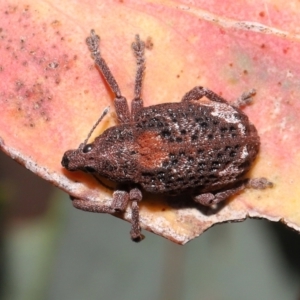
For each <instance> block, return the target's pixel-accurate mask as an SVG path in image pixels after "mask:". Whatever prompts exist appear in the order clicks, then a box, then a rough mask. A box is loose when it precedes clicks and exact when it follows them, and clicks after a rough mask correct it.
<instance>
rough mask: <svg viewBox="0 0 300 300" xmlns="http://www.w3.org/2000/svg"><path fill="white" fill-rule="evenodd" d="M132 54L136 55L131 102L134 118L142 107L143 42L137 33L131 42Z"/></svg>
mask: <svg viewBox="0 0 300 300" xmlns="http://www.w3.org/2000/svg"><path fill="white" fill-rule="evenodd" d="M132 49H133V53H134V56H135V57H136V63H137V71H136V75H135V85H134V99H133V100H132V102H131V117H132V118H134V116H135V114H136V112H137V111H138V110H140V109H141V108H143V100H142V98H141V90H142V82H143V75H144V71H145V57H144V52H145V43H144V42H143V41H141V40H140V37H139V35H136V36H135V42H133V43H132Z"/></svg>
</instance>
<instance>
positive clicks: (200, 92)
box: [181, 86, 228, 104]
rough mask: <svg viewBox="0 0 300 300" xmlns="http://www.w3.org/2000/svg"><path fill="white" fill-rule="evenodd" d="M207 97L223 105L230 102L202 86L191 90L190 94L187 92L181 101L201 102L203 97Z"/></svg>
mask: <svg viewBox="0 0 300 300" xmlns="http://www.w3.org/2000/svg"><path fill="white" fill-rule="evenodd" d="M204 96H205V97H207V98H208V99H209V100H211V101H215V102H221V103H227V104H228V102H227V101H226V100H225V99H224V98H222V97H220V96H219V95H217V94H216V93H214V92H213V91H211V90H209V89H206V88H204V87H202V86H196V87H194V88H193V89H191V90H190V91H189V92H187V93H186V94H185V95H184V96H183V97H182V99H181V101H182V102H189V101H193V100H194V101H195V100H200V99H201V98H202V97H204Z"/></svg>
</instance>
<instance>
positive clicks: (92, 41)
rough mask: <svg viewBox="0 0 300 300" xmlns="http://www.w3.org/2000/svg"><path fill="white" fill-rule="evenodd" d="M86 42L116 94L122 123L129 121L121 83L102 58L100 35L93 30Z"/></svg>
mask: <svg viewBox="0 0 300 300" xmlns="http://www.w3.org/2000/svg"><path fill="white" fill-rule="evenodd" d="M86 43H87V45H88V47H89V50H90V51H91V53H92V57H93V59H94V61H95V64H96V65H97V67H98V68H99V70H100V71H101V73H102V75H103V77H104V78H105V80H106V81H107V83H108V85H109V86H110V88H111V90H112V91H113V93H114V94H115V100H114V102H115V108H116V113H117V116H118V120H119V122H120V123H128V122H129V121H130V112H129V108H128V103H127V100H126V98H125V97H123V96H122V94H121V91H120V88H119V85H118V83H117V81H116V79H115V78H114V76H113V74H112V73H111V71H110V69H109V67H108V66H107V64H106V61H105V60H104V59H103V58H102V56H101V53H100V49H99V44H100V37H99V36H98V35H96V33H95V31H94V30H93V29H92V30H91V35H90V36H89V37H88V38H87V39H86Z"/></svg>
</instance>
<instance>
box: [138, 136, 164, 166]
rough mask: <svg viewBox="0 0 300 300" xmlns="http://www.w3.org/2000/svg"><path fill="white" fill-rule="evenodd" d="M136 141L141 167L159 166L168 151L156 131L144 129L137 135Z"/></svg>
mask: <svg viewBox="0 0 300 300" xmlns="http://www.w3.org/2000/svg"><path fill="white" fill-rule="evenodd" d="M136 142H137V148H138V149H137V152H138V153H139V164H140V166H141V167H144V168H149V169H153V168H159V167H161V165H162V162H163V160H165V159H167V158H168V156H169V151H168V150H167V149H166V145H165V144H164V143H163V141H162V138H161V136H160V135H159V133H158V132H155V131H145V132H143V133H142V134H140V135H139V137H138V138H137V141H136Z"/></svg>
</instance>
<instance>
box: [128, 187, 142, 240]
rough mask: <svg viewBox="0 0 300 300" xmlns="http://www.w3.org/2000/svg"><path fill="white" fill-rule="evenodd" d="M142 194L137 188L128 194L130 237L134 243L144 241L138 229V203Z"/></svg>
mask: <svg viewBox="0 0 300 300" xmlns="http://www.w3.org/2000/svg"><path fill="white" fill-rule="evenodd" d="M142 197H143V196H142V192H141V191H140V190H139V189H138V188H133V189H132V190H130V192H129V199H130V201H132V202H131V231H130V236H131V239H132V240H133V241H134V242H140V241H141V240H143V239H144V236H143V235H142V234H141V227H140V210H139V205H138V202H140V201H142Z"/></svg>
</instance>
